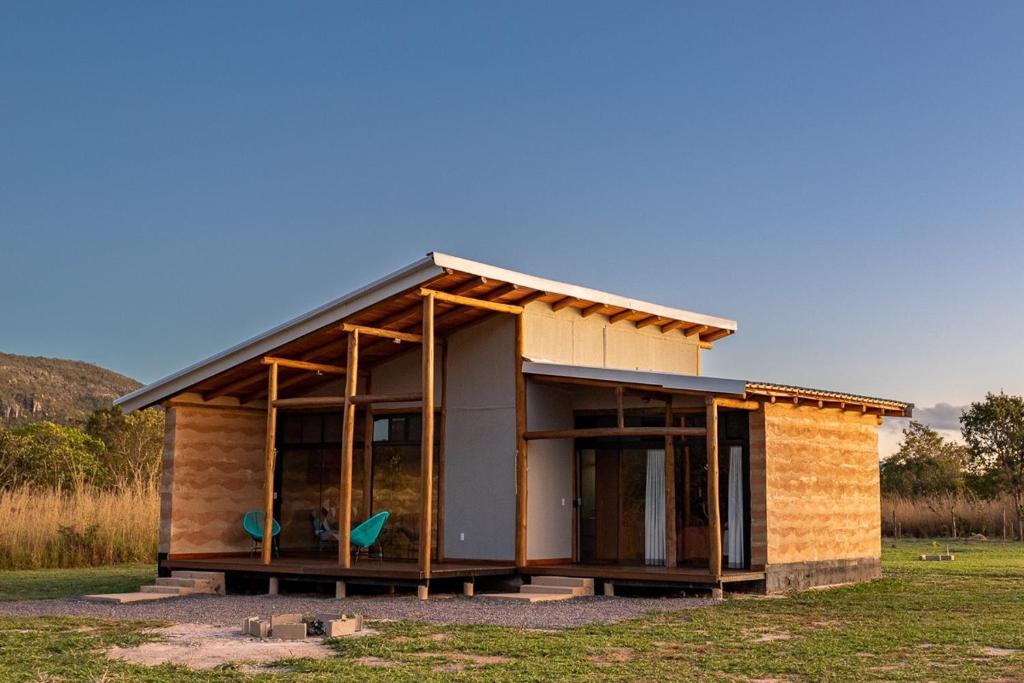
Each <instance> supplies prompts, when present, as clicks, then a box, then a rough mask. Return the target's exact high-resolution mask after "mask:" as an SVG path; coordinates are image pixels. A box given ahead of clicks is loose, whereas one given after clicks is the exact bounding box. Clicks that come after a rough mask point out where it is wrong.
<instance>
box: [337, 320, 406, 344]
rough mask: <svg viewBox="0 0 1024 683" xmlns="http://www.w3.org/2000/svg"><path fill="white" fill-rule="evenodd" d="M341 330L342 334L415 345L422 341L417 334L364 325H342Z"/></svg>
mask: <svg viewBox="0 0 1024 683" xmlns="http://www.w3.org/2000/svg"><path fill="white" fill-rule="evenodd" d="M341 330H342V331H343V332H359V333H360V334H365V335H369V336H371V337H385V338H386V339H397V340H398V341H407V342H413V343H417V344H418V343H420V342H422V341H423V337H421V336H420V335H418V334H411V333H409V332H399V331H398V330H385V329H383V328H380V327H366V326H364V325H352V324H350V323H342V325H341Z"/></svg>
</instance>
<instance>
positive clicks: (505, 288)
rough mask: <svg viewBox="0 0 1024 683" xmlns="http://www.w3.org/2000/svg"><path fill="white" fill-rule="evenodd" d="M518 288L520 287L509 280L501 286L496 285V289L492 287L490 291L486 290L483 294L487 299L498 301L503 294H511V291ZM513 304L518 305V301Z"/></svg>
mask: <svg viewBox="0 0 1024 683" xmlns="http://www.w3.org/2000/svg"><path fill="white" fill-rule="evenodd" d="M519 289H521V288H520V286H519V285H516V284H512V283H511V282H510V283H509V284H507V285H502V286H501V287H498V288H497V289H494V290H491V291H490V292H487V293H486V294H485V295H484V296H485V297H487V301H498V300H499V299H501V298H502V297H503V296H505V295H507V294H511V293H512V292H515V291H518V290H519ZM515 305H517V306H518V305H519V302H518V301H517V302H515Z"/></svg>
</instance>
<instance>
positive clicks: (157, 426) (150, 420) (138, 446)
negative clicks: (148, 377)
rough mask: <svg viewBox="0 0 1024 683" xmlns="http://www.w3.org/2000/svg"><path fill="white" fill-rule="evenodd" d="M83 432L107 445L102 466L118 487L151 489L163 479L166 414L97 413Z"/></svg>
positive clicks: (103, 411)
mask: <svg viewBox="0 0 1024 683" xmlns="http://www.w3.org/2000/svg"><path fill="white" fill-rule="evenodd" d="M84 429H85V431H86V433H87V434H89V435H90V436H92V437H94V438H96V439H99V440H100V441H102V442H103V443H104V444H105V445H106V451H105V452H104V455H103V464H104V465H105V467H106V468H107V469H108V470H109V472H110V474H111V478H112V480H113V483H114V484H115V485H117V486H143V487H152V486H155V485H156V484H157V480H158V478H159V476H160V459H161V455H162V454H163V440H164V414H163V412H161V411H159V410H156V409H152V408H151V409H149V410H140V411H136V412H134V413H131V414H129V415H125V414H124V413H123V412H121V409H120V408H117V407H114V408H107V409H105V410H97V411H94V412H93V413H92V415H90V416H89V418H88V419H87V420H86V422H85V425H84Z"/></svg>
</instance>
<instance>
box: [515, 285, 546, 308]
mask: <svg viewBox="0 0 1024 683" xmlns="http://www.w3.org/2000/svg"><path fill="white" fill-rule="evenodd" d="M547 295H548V293H547V292H544V291H542V290H539V289H538V290H536V291H533V292H530V293H529V294H527V295H526V296H523V297H519V298H518V299H516V300H515V301H514V302H513V303H514V304H515V305H516V306H523V307H525V306H527V305H528V304H532V303H533V302H534V301H536V300H537V299H543V298H544V297H546V296H547Z"/></svg>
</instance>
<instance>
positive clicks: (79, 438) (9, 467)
mask: <svg viewBox="0 0 1024 683" xmlns="http://www.w3.org/2000/svg"><path fill="white" fill-rule="evenodd" d="M104 451H105V446H104V445H103V442H102V441H100V440H99V439H94V438H93V437H91V436H89V435H87V434H83V433H82V432H81V431H79V430H78V429H75V428H74V427H67V426H64V425H59V424H55V423H53V422H36V423H33V424H30V425H26V426H24V427H18V428H17V429H10V430H7V432H6V433H4V435H3V439H2V440H0V473H2V474H3V476H4V479H2V480H0V485H2V486H8V487H9V486H19V485H22V484H29V485H33V486H46V487H54V488H65V489H76V488H79V487H81V486H82V485H84V484H87V483H90V484H103V483H106V478H107V477H106V475H107V472H106V470H105V468H104V467H103V464H102V460H101V459H102V456H103V453H104Z"/></svg>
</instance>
